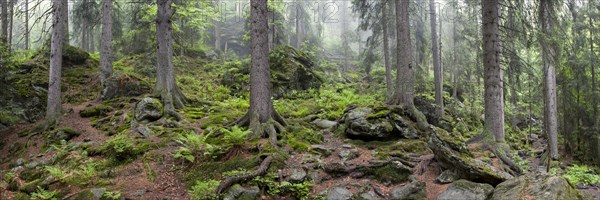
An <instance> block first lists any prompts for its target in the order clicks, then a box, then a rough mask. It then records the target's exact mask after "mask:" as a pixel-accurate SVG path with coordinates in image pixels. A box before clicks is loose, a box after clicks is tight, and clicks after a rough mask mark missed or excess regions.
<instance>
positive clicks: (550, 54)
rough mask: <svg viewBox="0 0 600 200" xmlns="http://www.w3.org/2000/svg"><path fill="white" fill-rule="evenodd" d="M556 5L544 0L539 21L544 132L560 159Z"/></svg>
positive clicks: (552, 153)
mask: <svg viewBox="0 0 600 200" xmlns="http://www.w3.org/2000/svg"><path fill="white" fill-rule="evenodd" d="M554 9H555V8H554V4H553V2H552V1H550V0H542V1H541V5H540V11H539V12H540V13H539V19H540V22H541V23H542V24H541V28H542V33H543V35H542V38H541V40H540V44H541V46H542V60H543V62H544V103H545V104H544V122H545V123H544V131H545V132H546V134H548V140H549V142H548V143H549V144H548V145H549V146H550V155H551V157H552V158H553V159H558V141H557V137H558V133H557V132H558V130H557V127H558V126H557V117H556V115H557V108H556V63H557V62H556V56H557V52H558V48H557V45H556V42H555V41H553V39H552V36H553V35H554V31H555V29H554V19H555V16H554V15H555V12H554Z"/></svg>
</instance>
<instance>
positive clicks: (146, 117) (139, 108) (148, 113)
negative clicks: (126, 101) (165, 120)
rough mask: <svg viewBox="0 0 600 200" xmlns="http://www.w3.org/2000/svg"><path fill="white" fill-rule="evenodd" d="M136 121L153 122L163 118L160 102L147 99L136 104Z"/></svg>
mask: <svg viewBox="0 0 600 200" xmlns="http://www.w3.org/2000/svg"><path fill="white" fill-rule="evenodd" d="M134 112H135V113H134V114H135V119H136V120H137V121H139V122H153V121H156V120H158V119H160V118H161V117H162V116H163V106H162V104H161V103H160V100H158V99H155V98H150V97H146V98H143V99H142V100H140V101H139V102H138V103H136V104H135V111H134Z"/></svg>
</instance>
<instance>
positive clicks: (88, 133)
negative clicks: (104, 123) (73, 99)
mask: <svg viewBox="0 0 600 200" xmlns="http://www.w3.org/2000/svg"><path fill="white" fill-rule="evenodd" d="M96 104H98V102H95V101H90V102H85V103H82V104H80V105H72V104H65V105H63V109H64V110H65V112H66V114H65V115H64V116H63V119H62V120H61V122H60V124H59V125H58V127H70V128H72V129H75V130H76V131H78V132H79V133H81V135H79V136H78V137H75V138H73V139H72V140H71V141H73V142H84V141H93V142H95V144H96V145H100V144H102V143H104V142H105V141H106V140H107V138H108V137H107V136H106V135H105V134H104V133H102V131H100V130H98V129H96V128H94V127H93V126H92V124H91V123H90V120H89V119H87V118H82V117H81V116H79V111H81V110H83V109H85V108H87V107H91V106H94V105H96Z"/></svg>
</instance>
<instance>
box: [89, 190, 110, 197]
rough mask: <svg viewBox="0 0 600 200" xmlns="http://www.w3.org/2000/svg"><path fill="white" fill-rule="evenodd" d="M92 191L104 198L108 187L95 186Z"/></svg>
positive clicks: (95, 195)
mask: <svg viewBox="0 0 600 200" xmlns="http://www.w3.org/2000/svg"><path fill="white" fill-rule="evenodd" d="M90 192H92V194H94V197H96V198H102V195H104V193H105V192H106V188H94V189H90Z"/></svg>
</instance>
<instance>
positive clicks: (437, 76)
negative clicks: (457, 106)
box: [429, 0, 444, 116]
mask: <svg viewBox="0 0 600 200" xmlns="http://www.w3.org/2000/svg"><path fill="white" fill-rule="evenodd" d="M429 10H430V15H431V16H430V18H429V19H430V23H431V41H432V42H431V48H432V51H433V54H432V57H433V79H434V80H435V103H436V104H437V105H438V109H437V113H438V115H440V116H442V115H443V114H444V99H443V96H442V95H443V94H442V89H443V87H442V83H443V80H444V78H443V77H442V76H443V74H442V68H441V66H440V55H439V50H438V43H437V42H436V41H438V37H437V36H438V35H437V30H436V23H435V22H436V16H435V0H429Z"/></svg>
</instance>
